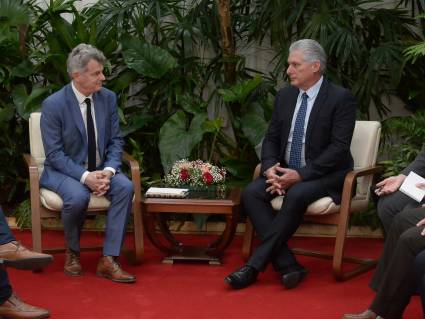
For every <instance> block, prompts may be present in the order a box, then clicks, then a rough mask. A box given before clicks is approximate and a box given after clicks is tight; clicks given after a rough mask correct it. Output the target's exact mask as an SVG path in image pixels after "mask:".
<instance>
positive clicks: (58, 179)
mask: <svg viewBox="0 0 425 319" xmlns="http://www.w3.org/2000/svg"><path fill="white" fill-rule="evenodd" d="M93 102H94V107H95V116H96V127H97V143H98V148H99V155H100V160H101V163H100V165H99V166H98V169H103V168H104V167H112V168H114V169H115V170H117V171H118V170H119V168H120V166H121V157H122V152H123V144H124V141H123V138H122V135H121V132H120V127H119V117H118V112H117V98H116V95H115V93H113V92H112V91H110V90H108V89H106V88H102V89H101V90H100V91H99V92H96V93H93ZM40 127H41V134H42V139H43V145H44V152H45V154H46V160H45V162H44V171H43V173H42V175H41V179H40V184H41V185H42V186H43V187H46V188H49V189H51V190H53V191H54V190H56V189H58V187H59V186H60V184H61V183H62V182H63V180H64V179H65V178H66V177H72V178H75V179H76V180H78V181H79V180H80V179H81V176H82V175H83V173H84V172H85V171H86V168H85V164H86V161H87V133H86V129H85V126H84V121H83V117H82V115H81V110H80V106H79V104H78V101H77V98H76V96H75V94H74V92H73V90H72V87H71V84H68V85H66V86H64V87H63V88H62V89H61V90H60V91H58V92H56V93H54V94H52V95H50V96H49V97H48V98H47V99H45V100H44V101H43V108H42V113H41V120H40Z"/></svg>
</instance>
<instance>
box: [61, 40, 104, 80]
mask: <svg viewBox="0 0 425 319" xmlns="http://www.w3.org/2000/svg"><path fill="white" fill-rule="evenodd" d="M92 59H94V60H96V61H97V62H99V63H100V64H102V65H104V64H105V62H106V58H105V56H104V55H103V53H102V52H101V51H100V50H98V49H96V48H95V47H94V46H92V45H90V44H86V43H80V44H79V45H77V46H76V47H75V48H74V49H72V51H71V53H70V54H69V55H68V60H67V61H66V68H67V71H68V74H69V75H70V76H71V74H72V73H74V72H82V71H84V69H85V68H86V66H87V63H89V62H90V60H92Z"/></svg>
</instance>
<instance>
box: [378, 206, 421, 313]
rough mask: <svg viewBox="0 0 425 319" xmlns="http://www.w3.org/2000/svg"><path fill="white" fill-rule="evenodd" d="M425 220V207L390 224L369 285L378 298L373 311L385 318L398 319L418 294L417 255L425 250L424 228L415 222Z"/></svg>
mask: <svg viewBox="0 0 425 319" xmlns="http://www.w3.org/2000/svg"><path fill="white" fill-rule="evenodd" d="M423 218H425V209H424V208H415V209H411V210H405V211H402V212H401V213H399V214H397V215H396V216H395V217H394V220H393V222H392V223H391V227H390V231H389V232H388V234H387V238H386V240H385V246H384V251H383V253H382V256H381V258H380V260H379V263H378V267H377V268H376V271H375V273H374V275H373V277H372V280H371V282H370V286H371V288H372V289H374V290H376V291H377V293H376V296H375V299H374V300H373V302H372V304H371V307H370V309H372V310H373V311H374V312H376V313H377V314H378V315H380V316H382V317H384V318H385V319H399V318H401V317H402V314H403V312H404V309H405V308H406V306H407V305H408V304H409V301H410V298H411V296H412V294H414V293H415V291H416V287H417V282H416V276H415V272H414V261H415V257H416V255H418V254H419V253H420V252H421V251H423V250H424V249H425V236H422V235H421V231H422V230H423V229H424V226H421V227H417V226H416V223H417V222H418V221H420V220H421V219H423Z"/></svg>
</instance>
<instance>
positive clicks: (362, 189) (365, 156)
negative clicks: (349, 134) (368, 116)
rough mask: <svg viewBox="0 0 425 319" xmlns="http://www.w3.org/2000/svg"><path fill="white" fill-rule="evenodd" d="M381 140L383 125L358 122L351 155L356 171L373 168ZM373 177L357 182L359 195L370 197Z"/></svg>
mask: <svg viewBox="0 0 425 319" xmlns="http://www.w3.org/2000/svg"><path fill="white" fill-rule="evenodd" d="M380 138H381V123H380V122H378V121H356V126H355V128H354V133H353V139H352V141H351V147H350V149H351V154H352V155H353V159H354V169H360V168H365V167H369V166H373V165H375V163H376V158H377V156H378V148H379V140H380ZM371 183H372V176H367V177H361V178H359V179H358V180H357V194H360V195H369V193H368V192H369V190H370V185H371Z"/></svg>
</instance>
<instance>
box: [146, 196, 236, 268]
mask: <svg viewBox="0 0 425 319" xmlns="http://www.w3.org/2000/svg"><path fill="white" fill-rule="evenodd" d="M240 193H241V191H240V189H239V188H234V189H231V190H229V191H227V193H226V194H225V195H224V196H223V197H224V198H215V196H211V195H209V196H202V195H200V194H199V193H198V192H190V193H189V195H188V197H186V198H183V199H171V198H150V197H147V198H142V212H143V219H144V224H145V230H146V234H147V236H148V238H149V239H150V241H151V242H152V243H153V244H154V245H155V247H157V248H158V249H159V250H161V251H162V252H163V253H164V254H166V257H165V258H164V260H163V262H164V263H171V264H172V263H173V262H174V260H199V261H208V262H209V264H210V265H221V261H220V257H221V255H222V254H223V251H224V250H225V249H226V247H227V246H229V244H230V242H231V241H232V239H233V237H234V235H235V231H236V226H237V223H238V220H239V214H240ZM201 194H202V193H201ZM164 213H176V214H182V213H198V214H219V215H224V216H225V218H226V226H225V229H224V231H223V233H222V234H221V235H220V236H219V238H218V239H217V240H215V241H213V242H211V243H210V244H209V245H207V246H187V245H184V244H183V243H181V242H180V241H178V240H177V239H176V238H175V237H174V235H173V234H172V233H171V232H170V230H169V228H168V225H167V222H166V220H165V219H164V215H163V214H164ZM157 226H158V227H157ZM158 229H159V231H158ZM161 237H162V238H163V239H164V240H161Z"/></svg>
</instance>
